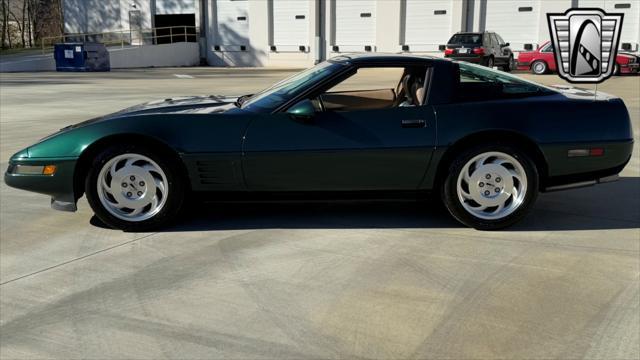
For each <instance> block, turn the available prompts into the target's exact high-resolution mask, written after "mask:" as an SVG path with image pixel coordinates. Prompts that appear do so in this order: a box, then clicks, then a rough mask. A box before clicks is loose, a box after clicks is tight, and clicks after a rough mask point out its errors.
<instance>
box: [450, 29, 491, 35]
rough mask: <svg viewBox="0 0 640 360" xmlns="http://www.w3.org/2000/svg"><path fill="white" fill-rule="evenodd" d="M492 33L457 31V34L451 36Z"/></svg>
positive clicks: (486, 31)
mask: <svg viewBox="0 0 640 360" xmlns="http://www.w3.org/2000/svg"><path fill="white" fill-rule="evenodd" d="M492 32H493V31H488V30H485V31H458V32H457V33H455V34H453V35H480V34H484V33H492Z"/></svg>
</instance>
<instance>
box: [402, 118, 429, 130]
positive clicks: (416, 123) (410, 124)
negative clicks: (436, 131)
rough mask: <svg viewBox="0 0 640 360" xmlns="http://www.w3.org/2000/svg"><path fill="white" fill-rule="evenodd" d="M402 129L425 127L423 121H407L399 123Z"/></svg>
mask: <svg viewBox="0 0 640 360" xmlns="http://www.w3.org/2000/svg"><path fill="white" fill-rule="evenodd" d="M400 124H401V125H402V127H403V128H423V127H425V125H427V122H426V121H425V120H424V119H408V120H402V121H400Z"/></svg>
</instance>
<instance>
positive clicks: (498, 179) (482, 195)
mask: <svg viewBox="0 0 640 360" xmlns="http://www.w3.org/2000/svg"><path fill="white" fill-rule="evenodd" d="M512 181H513V180H512V179H511V176H510V174H509V173H508V170H507V169H505V168H504V167H502V166H500V165H495V164H487V165H482V166H480V167H479V168H477V169H476V170H475V171H474V172H473V174H472V175H471V178H470V182H469V192H470V194H471V197H472V198H473V200H474V201H476V202H477V203H478V204H480V205H484V206H496V205H498V204H499V203H500V202H501V201H504V199H505V197H508V196H509V194H506V193H505V191H504V190H505V189H506V188H508V186H509V184H510V183H511V182H512Z"/></svg>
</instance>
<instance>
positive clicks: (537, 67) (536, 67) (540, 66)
mask: <svg viewBox="0 0 640 360" xmlns="http://www.w3.org/2000/svg"><path fill="white" fill-rule="evenodd" d="M546 70H547V66H546V65H545V64H544V63H543V62H542V61H536V63H535V64H533V72H534V73H536V74H544V72H545V71H546Z"/></svg>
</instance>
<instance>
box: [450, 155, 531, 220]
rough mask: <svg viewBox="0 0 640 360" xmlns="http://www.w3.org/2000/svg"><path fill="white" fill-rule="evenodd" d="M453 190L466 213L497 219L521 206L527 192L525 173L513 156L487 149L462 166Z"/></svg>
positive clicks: (486, 218) (482, 217)
mask: <svg viewBox="0 0 640 360" xmlns="http://www.w3.org/2000/svg"><path fill="white" fill-rule="evenodd" d="M456 189H457V193H458V200H459V201H460V203H461V204H462V207H463V208H464V209H465V210H466V211H467V212H468V213H470V214H471V215H473V216H475V217H478V218H481V219H485V220H498V219H502V218H504V217H506V216H508V215H510V214H512V213H513V212H514V211H516V210H517V209H518V208H519V207H520V205H522V203H523V201H524V197H525V195H526V193H527V174H526V172H525V170H524V168H523V167H522V165H521V164H520V162H519V161H518V160H516V159H515V158H513V157H512V156H510V155H507V154H505V153H502V152H497V151H492V152H486V153H482V154H480V155H477V156H475V157H474V158H472V159H471V160H469V161H468V162H467V163H466V164H465V165H464V167H463V168H462V171H460V174H459V175H458V182H457V186H456Z"/></svg>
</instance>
